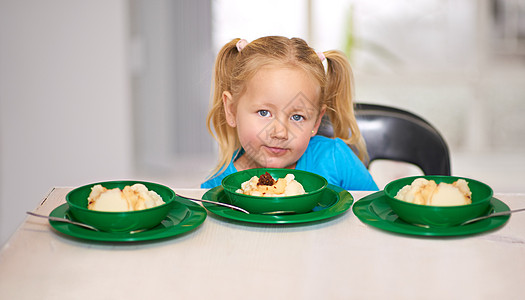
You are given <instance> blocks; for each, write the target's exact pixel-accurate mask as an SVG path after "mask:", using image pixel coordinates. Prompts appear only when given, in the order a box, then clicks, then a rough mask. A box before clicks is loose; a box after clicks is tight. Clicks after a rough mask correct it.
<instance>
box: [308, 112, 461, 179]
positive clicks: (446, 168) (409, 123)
mask: <svg viewBox="0 0 525 300" xmlns="http://www.w3.org/2000/svg"><path fill="white" fill-rule="evenodd" d="M355 115H356V119H357V124H358V126H359V129H360V130H361V134H362V135H363V137H364V139H365V141H366V146H367V150H368V155H369V157H370V161H369V164H370V163H371V162H372V161H374V160H376V159H387V160H395V161H402V162H408V163H411V164H414V165H416V166H418V167H419V168H421V170H422V171H423V173H424V174H425V175H450V174H451V171H450V154H449V151H448V146H447V144H446V142H445V140H444V139H443V137H442V136H441V134H440V133H439V132H438V131H437V130H436V129H435V128H434V127H433V126H432V125H431V124H430V123H429V122H427V121H426V120H424V119H423V118H421V117H419V116H417V115H415V114H413V113H410V112H408V111H405V110H402V109H398V108H394V107H389V106H383V105H375V104H364V103H358V104H356V106H355ZM318 134H319V135H324V136H328V137H333V129H332V125H331V124H330V121H329V120H328V118H324V119H323V122H322V124H321V127H320V128H319V131H318ZM369 164H368V165H369ZM368 165H367V167H368Z"/></svg>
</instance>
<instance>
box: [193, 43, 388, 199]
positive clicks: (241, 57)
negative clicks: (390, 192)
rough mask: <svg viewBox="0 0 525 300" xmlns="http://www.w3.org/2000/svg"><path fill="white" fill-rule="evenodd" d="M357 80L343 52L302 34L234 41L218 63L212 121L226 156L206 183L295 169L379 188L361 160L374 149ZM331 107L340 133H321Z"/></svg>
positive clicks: (352, 185)
mask: <svg viewBox="0 0 525 300" xmlns="http://www.w3.org/2000/svg"><path fill="white" fill-rule="evenodd" d="M325 59H326V64H327V68H326V71H325V67H324V66H323V60H325ZM352 82H353V78H352V73H351V69H350V65H349V63H348V61H347V59H346V57H345V56H344V55H343V54H342V53H341V52H339V51H326V52H324V53H316V52H315V51H314V50H313V49H312V48H310V47H309V46H308V45H307V44H306V42H305V41H303V40H302V39H299V38H292V39H288V38H285V37H280V36H268V37H262V38H259V39H257V40H255V41H252V42H251V43H248V42H247V41H246V40H240V39H235V40H232V41H231V42H229V43H228V44H226V45H225V46H224V47H223V48H222V49H221V51H220V52H219V54H218V56H217V60H216V63H215V70H214V94H213V98H212V107H211V110H210V112H209V114H208V119H207V125H208V130H209V131H210V133H211V134H212V135H213V136H214V138H215V139H216V140H217V142H218V143H219V162H218V164H217V166H216V168H215V169H214V170H213V174H214V175H213V176H211V177H210V178H209V179H208V180H207V181H205V182H204V183H203V184H202V185H201V187H202V188H213V187H216V186H218V185H220V184H221V180H222V179H223V178H224V177H225V176H227V175H229V174H231V173H234V172H237V171H241V170H245V169H251V168H290V169H293V168H295V169H300V170H305V171H309V172H313V173H317V174H319V175H321V176H323V177H325V178H326V179H327V180H328V183H330V184H334V185H336V186H339V187H342V188H344V189H346V190H377V189H378V188H377V185H376V184H375V182H374V181H373V179H372V177H371V176H370V173H369V172H368V170H367V169H366V168H365V166H364V165H363V163H362V162H361V161H360V159H361V160H365V159H367V154H366V146H365V144H364V140H363V138H362V137H361V134H360V132H359V128H358V127H357V123H356V120H355V116H354V111H353V103H352V93H353V90H352V89H353V87H352ZM325 113H326V114H327V115H328V117H329V118H330V121H331V122H332V125H333V129H334V136H335V138H333V139H331V138H327V137H322V136H316V133H317V129H318V128H319V125H320V124H321V119H322V117H323V115H324V114H325ZM349 146H352V147H354V148H356V149H357V152H358V155H359V158H358V156H356V155H355V154H354V152H353V151H352V150H351V148H350V147H349Z"/></svg>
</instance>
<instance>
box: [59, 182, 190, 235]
mask: <svg viewBox="0 0 525 300" xmlns="http://www.w3.org/2000/svg"><path fill="white" fill-rule="evenodd" d="M135 183H142V184H143V185H145V186H146V187H147V188H148V190H150V191H151V190H152V191H155V192H156V193H157V194H159V196H160V197H161V198H162V200H163V201H164V202H165V203H164V204H162V205H159V206H156V207H152V208H148V209H144V210H137V211H124V212H105V211H96V210H90V209H88V208H87V206H88V196H89V194H90V193H91V188H92V187H93V186H94V185H97V184H100V185H102V186H103V187H105V188H107V189H113V188H119V189H121V190H122V189H123V188H124V187H125V186H127V185H133V184H135ZM66 202H67V204H68V205H69V212H70V213H71V214H72V216H73V218H75V219H76V220H77V221H80V222H82V223H85V224H88V225H91V226H93V227H95V228H97V229H99V230H102V231H109V232H116V231H134V230H143V229H148V228H151V227H155V226H157V225H158V224H160V222H161V221H162V220H164V218H166V216H167V215H168V213H169V211H170V210H171V209H172V208H173V206H174V205H180V204H179V203H178V202H176V201H175V192H174V191H173V190H171V189H170V188H168V187H166V186H163V185H160V184H157V183H151V182H142V181H106V182H98V183H92V184H88V185H84V186H81V187H78V188H76V189H74V190H72V191H71V192H69V193H68V194H67V195H66Z"/></svg>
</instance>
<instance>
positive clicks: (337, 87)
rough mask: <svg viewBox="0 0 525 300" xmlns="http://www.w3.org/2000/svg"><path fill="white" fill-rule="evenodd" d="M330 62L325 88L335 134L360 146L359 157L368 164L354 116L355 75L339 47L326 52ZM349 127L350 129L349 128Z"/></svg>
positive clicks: (358, 148) (328, 112) (356, 146)
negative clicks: (338, 49)
mask: <svg viewBox="0 0 525 300" xmlns="http://www.w3.org/2000/svg"><path fill="white" fill-rule="evenodd" d="M323 54H324V56H325V57H326V61H327V70H326V73H327V83H326V89H325V95H326V105H327V106H328V109H327V111H326V114H327V115H328V117H329V118H330V121H331V122H332V126H333V130H334V137H339V138H341V139H342V140H344V141H345V142H346V143H347V144H349V145H350V146H353V147H354V148H356V149H357V156H358V157H359V159H360V160H361V161H362V162H363V163H365V164H367V163H368V153H367V151H366V144H365V140H364V139H363V137H362V136H361V132H360V130H359V127H358V126H357V121H356V119H355V115H354V103H353V99H354V78H353V74H352V68H351V67H350V63H349V62H348V59H347V58H346V56H345V55H344V54H343V53H342V52H340V51H337V50H331V51H326V52H324V53H323ZM348 128H350V132H349V130H348Z"/></svg>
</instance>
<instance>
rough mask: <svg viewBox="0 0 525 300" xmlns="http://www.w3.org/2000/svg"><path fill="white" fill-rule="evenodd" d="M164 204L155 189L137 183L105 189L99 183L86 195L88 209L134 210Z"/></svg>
mask: <svg viewBox="0 0 525 300" xmlns="http://www.w3.org/2000/svg"><path fill="white" fill-rule="evenodd" d="M161 204H164V201H163V200H162V198H161V197H160V196H159V194H157V193H156V192H155V191H149V190H148V188H147V187H146V186H145V185H143V184H141V183H137V184H134V185H132V186H126V187H124V189H123V190H120V189H119V188H114V189H111V190H108V189H106V188H105V187H103V186H102V185H100V184H97V185H95V186H93V187H92V188H91V193H90V194H89V197H88V209H91V210H99V211H113V212H117V211H134V210H142V209H146V208H152V207H155V206H159V205H161Z"/></svg>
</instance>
